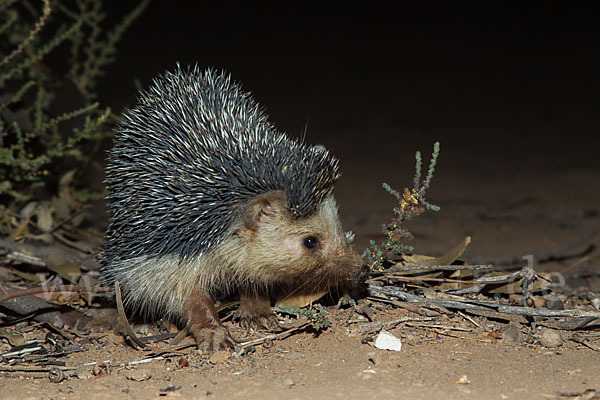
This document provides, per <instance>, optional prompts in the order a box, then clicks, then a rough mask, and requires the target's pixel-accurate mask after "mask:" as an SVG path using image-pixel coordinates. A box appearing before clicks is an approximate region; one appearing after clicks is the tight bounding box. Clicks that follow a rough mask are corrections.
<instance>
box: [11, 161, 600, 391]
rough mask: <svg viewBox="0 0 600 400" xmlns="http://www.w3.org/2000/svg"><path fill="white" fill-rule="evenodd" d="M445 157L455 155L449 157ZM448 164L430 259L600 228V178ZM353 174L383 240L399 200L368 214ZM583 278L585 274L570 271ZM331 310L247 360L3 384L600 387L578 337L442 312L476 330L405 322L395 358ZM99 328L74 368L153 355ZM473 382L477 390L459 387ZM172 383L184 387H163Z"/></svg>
mask: <svg viewBox="0 0 600 400" xmlns="http://www.w3.org/2000/svg"><path fill="white" fill-rule="evenodd" d="M444 156H445V157H451V155H450V154H448V153H443V152H442V157H444ZM441 160H443V158H442V159H441ZM443 165H444V164H443V163H441V166H440V173H439V176H437V177H436V179H437V180H436V181H435V185H436V186H435V190H432V195H431V196H430V200H431V201H434V202H436V203H438V204H440V205H441V206H442V211H441V212H440V213H438V214H435V215H434V214H429V215H428V216H422V217H420V218H419V219H418V220H417V221H415V222H414V224H413V226H412V229H413V232H414V233H415V236H416V240H415V244H416V245H417V246H418V248H419V250H420V251H421V252H423V253H427V254H433V255H436V254H441V253H442V252H444V251H445V250H447V249H449V248H450V247H452V246H453V245H455V244H456V243H457V242H458V241H460V240H461V239H462V237H464V236H465V235H472V236H473V239H474V240H473V244H472V245H471V247H470V249H469V250H468V252H467V254H466V255H465V257H463V258H465V259H467V260H469V259H481V258H486V257H487V258H494V257H500V256H506V255H509V256H513V255H519V254H523V255H525V254H529V253H532V252H535V251H537V250H544V249H552V248H557V247H560V246H562V245H564V244H567V243H569V242H571V241H573V240H574V239H577V238H578V237H579V236H581V235H582V234H584V233H585V232H587V231H589V230H590V229H592V228H597V227H598V216H597V215H596V216H588V217H586V216H585V215H586V214H585V213H583V211H588V212H589V211H591V210H597V208H595V207H597V205H598V204H599V203H598V200H599V195H600V194H599V193H598V185H594V186H588V183H589V182H598V180H599V179H600V173H599V172H598V171H570V172H564V173H563V172H558V173H556V174H548V175H544V176H534V175H533V174H532V173H531V174H532V175H531V179H528V180H519V181H516V182H515V181H511V179H510V178H507V179H505V180H498V181H496V182H494V185H485V184H480V185H478V184H477V181H476V179H477V178H476V176H478V174H477V173H473V174H471V175H469V173H466V172H464V173H463V174H462V175H453V174H452V173H451V172H450V171H448V170H447V169H446V170H445V169H444V167H443ZM364 171H365V172H369V173H368V174H365V175H363V176H362V179H364V185H365V186H367V187H368V185H369V184H370V183H371V182H370V181H369V179H370V178H371V177H372V176H376V174H375V173H371V171H370V170H364ZM354 172H355V171H352V170H350V171H346V173H345V175H344V179H346V180H349V181H350V180H351V182H347V183H345V184H340V187H339V189H340V193H339V196H338V197H339V198H340V203H341V204H342V205H343V209H342V210H343V213H342V215H343V216H344V219H345V220H346V222H347V223H346V226H350V225H353V229H354V231H356V232H358V237H357V240H358V242H359V244H360V243H365V242H366V241H368V240H369V239H370V238H371V237H377V229H378V228H377V225H378V224H379V222H380V221H381V220H382V218H386V215H389V207H390V204H389V203H390V202H389V199H388V198H387V196H388V195H387V193H385V192H384V191H383V190H381V191H380V193H379V192H377V191H374V192H373V193H374V194H373V196H372V200H371V201H370V202H369V207H368V209H369V210H371V211H370V212H369V213H364V211H363V210H364V209H365V203H364V202H365V201H366V199H363V198H362V196H366V195H367V194H368V193H367V192H366V191H359V192H355V191H353V190H351V188H352V187H353V186H354V185H357V179H360V178H361V174H360V173H358V174H357V176H358V178H356V177H353V174H354ZM409 175H410V174H409ZM447 177H452V178H453V179H452V183H451V184H449V183H448V182H445V180H446V179H448V180H449V178H447ZM351 178H354V179H351ZM342 182H343V180H342ZM519 182H526V183H527V184H526V185H524V184H519ZM578 182H579V184H578ZM360 186H361V185H358V187H360ZM567 186H569V187H570V189H571V190H570V191H569V192H564V191H557V190H555V188H556V187H567ZM444 187H446V190H444ZM469 187H478V190H477V191H474V192H472V191H469V190H468V188H469ZM347 190H349V192H346V191H347ZM583 191H586V194H587V198H586V199H585V200H583V199H581V198H578V197H571V195H570V193H578V192H583ZM392 204H393V202H392ZM588 214H589V215H594V214H593V213H591V214H590V213H588ZM597 241H598V238H597V237H596V238H595V239H593V240H592V242H591V243H596V244H597V243H598V242H597ZM581 250H582V249H581V248H577V249H575V250H573V251H572V252H571V253H574V254H577V253H578V252H580V251H581ZM597 254H598V250H593V252H592V253H591V254H588V256H589V257H594V256H596V257H597ZM580 258H581V257H575V258H571V259H567V260H564V261H561V262H550V263H544V264H541V265H540V266H539V267H540V268H539V269H544V270H552V271H564V270H567V269H568V267H569V265H572V264H573V263H574V262H576V261H578V260H579V259H580ZM587 272H588V274H587V276H588V279H584V280H583V281H582V280H581V279H580V280H577V281H573V282H571V283H569V281H568V280H567V284H568V285H569V286H567V287H564V288H558V291H559V293H562V292H566V293H569V292H573V291H581V290H583V291H588V292H595V293H598V292H599V291H600V279H599V277H598V266H597V264H594V266H593V269H591V270H588V271H587ZM582 274H583V272H582V271H579V272H577V273H575V274H571V275H569V274H566V276H567V278H568V277H569V276H574V277H579V276H581V275H582ZM582 284H583V287H581V285H582ZM373 307H374V309H375V311H376V314H375V317H374V319H375V321H390V320H394V319H397V318H399V317H401V316H406V315H410V314H408V313H407V312H406V311H400V310H397V309H388V308H381V307H380V305H377V304H375V305H373ZM330 311H331V312H332V314H331V315H332V322H333V326H332V327H331V328H329V329H328V330H326V331H324V332H323V333H321V334H319V335H314V334H311V333H299V334H296V335H294V336H292V337H290V338H287V339H285V340H283V341H274V342H273V344H272V346H270V347H268V348H265V347H263V346H257V347H256V351H255V353H252V354H248V355H244V356H242V357H239V358H229V359H227V360H224V361H217V362H216V363H212V364H211V363H209V362H207V361H206V360H205V358H202V356H201V355H200V354H199V353H198V352H197V351H195V350H191V349H188V350H186V351H185V353H184V354H183V355H182V356H175V357H171V358H169V359H168V360H162V361H154V362H151V363H149V364H143V365H137V366H134V367H121V368H117V367H113V368H111V371H110V372H111V373H110V374H109V375H106V376H91V375H90V373H89V372H84V373H83V374H82V375H81V377H80V378H73V379H70V380H66V381H63V382H61V383H50V382H49V381H48V378H47V376H46V375H45V374H39V375H38V376H37V377H32V376H31V375H28V376H25V375H20V374H15V373H11V374H4V375H2V376H1V378H0V392H1V393H2V396H1V397H2V398H3V399H4V398H6V399H28V398H32V399H33V398H36V399H37V398H45V399H57V398H74V399H75V398H156V397H164V396H167V397H174V398H190V399H193V398H219V399H220V398H222V399H227V398H239V399H243V398H244V399H245V398H268V399H270V398H273V399H277V398H298V399H307V398H316V399H321V398H322V399H326V398H341V399H351V398H357V399H358V398H375V397H376V398H406V399H409V398H410V399H430V398H448V399H461V398H490V399H522V398H531V399H547V398H557V394H558V393H562V392H570V393H577V392H583V391H584V390H586V389H589V388H592V389H596V390H600V375H599V374H598V373H597V371H598V367H600V353H598V352H595V351H593V350H591V349H589V348H587V347H583V346H581V345H578V344H576V343H574V342H572V341H564V343H563V345H562V346H561V347H559V348H554V349H550V348H544V347H543V346H540V345H539V344H532V343H529V344H528V343H524V344H514V343H511V342H508V343H506V342H505V341H504V340H494V339H491V338H490V337H489V336H487V333H488V332H489V331H490V330H498V331H500V330H501V329H502V328H503V327H504V326H505V323H506V322H507V321H493V320H486V319H483V318H479V317H475V319H476V320H477V321H479V322H480V323H481V324H482V326H483V328H482V329H477V328H474V327H473V326H470V325H469V323H466V322H465V321H464V320H462V318H461V317H459V316H458V315H452V314H451V315H449V316H445V317H443V319H442V320H441V322H438V323H443V324H446V325H452V324H454V325H457V326H463V327H466V328H473V329H475V331H474V332H471V333H469V334H462V333H461V332H453V333H455V334H456V336H458V337H451V336H444V335H438V334H435V333H432V332H430V331H426V330H419V329H415V328H409V327H406V326H404V327H403V326H402V325H400V326H399V327H397V328H395V329H392V330H390V332H391V333H393V334H395V335H397V336H398V337H400V338H401V339H402V341H403V349H402V351H400V352H391V351H386V350H378V349H375V348H374V347H373V346H372V345H371V344H365V343H362V342H361V339H364V338H365V337H366V336H364V335H362V336H361V335H353V333H352V330H351V329H350V330H349V329H347V328H346V327H345V326H344V321H345V319H346V317H347V310H346V311H344V310H339V311H335V310H330ZM412 316H413V317H418V316H416V315H414V314H412ZM513 323H515V324H516V325H517V326H519V327H520V329H521V330H522V332H523V333H524V334H527V333H528V332H530V331H529V329H528V325H527V324H526V321H525V320H519V319H517V320H516V322H513ZM351 327H352V325H351ZM93 332H94V336H97V337H99V341H97V342H93V343H94V344H93V345H91V346H90V347H91V350H90V351H87V352H84V353H76V354H73V355H71V356H69V357H67V358H66V361H67V365H68V366H77V365H82V364H84V363H88V362H94V361H104V360H110V361H111V363H112V364H116V363H118V362H123V361H132V360H136V359H139V358H141V357H143V353H142V352H139V351H135V350H133V349H131V348H129V347H127V346H125V345H123V344H122V343H120V342H121V340H120V339H119V338H117V337H115V336H114V335H113V334H112V333H111V332H106V333H104V334H102V333H99V332H95V331H93ZM568 335H569V333H568V332H567V336H568ZM596 342H597V341H596ZM115 343H116V344H115ZM179 358H185V359H186V360H188V362H189V363H190V366H188V367H180V366H179ZM89 370H91V369H90V368H88V369H87V371H89ZM463 375H464V376H466V377H467V379H468V380H469V382H470V383H469V384H459V383H457V381H458V380H459V379H460V378H461V377H462V376H463ZM81 378H89V379H81ZM132 379H138V380H142V381H136V380H132ZM168 388H171V389H173V388H177V389H176V390H175V391H172V392H169V391H167V392H165V391H164V390H167V389H168ZM161 390H162V392H161Z"/></svg>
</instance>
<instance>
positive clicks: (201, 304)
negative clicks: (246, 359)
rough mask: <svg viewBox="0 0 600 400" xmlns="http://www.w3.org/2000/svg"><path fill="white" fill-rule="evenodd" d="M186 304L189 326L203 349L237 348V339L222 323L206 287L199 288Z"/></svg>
mask: <svg viewBox="0 0 600 400" xmlns="http://www.w3.org/2000/svg"><path fill="white" fill-rule="evenodd" d="M186 306H187V307H186V310H187V320H188V323H187V326H188V328H189V330H190V333H191V334H192V336H193V337H194V340H195V341H196V343H197V344H198V347H199V348H200V349H201V350H203V351H216V350H226V349H230V348H235V345H236V341H235V340H234V339H233V338H232V337H231V335H230V334H229V332H228V331H227V329H226V328H225V327H224V326H223V324H222V323H221V320H220V319H219V315H218V313H217V310H216V308H215V304H214V302H213V300H212V299H211V298H210V296H209V295H208V293H206V291H205V290H204V289H197V291H196V293H194V295H193V296H191V297H190V300H188V302H187V304H186Z"/></svg>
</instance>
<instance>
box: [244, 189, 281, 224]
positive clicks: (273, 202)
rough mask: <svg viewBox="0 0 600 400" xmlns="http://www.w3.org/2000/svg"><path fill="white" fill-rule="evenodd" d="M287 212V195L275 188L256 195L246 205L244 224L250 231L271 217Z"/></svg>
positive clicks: (267, 221)
mask: <svg viewBox="0 0 600 400" xmlns="http://www.w3.org/2000/svg"><path fill="white" fill-rule="evenodd" d="M286 212H287V195H286V194H285V192H283V191H280V190H276V191H271V192H267V193H265V194H261V195H259V196H256V197H255V198H254V199H252V201H251V202H250V203H249V204H248V205H247V206H246V210H245V213H244V226H245V228H246V229H248V230H250V231H256V230H257V229H258V227H259V225H261V224H265V223H269V221H271V220H272V219H273V218H276V217H278V216H281V215H283V214H285V213H286Z"/></svg>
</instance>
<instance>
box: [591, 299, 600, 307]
mask: <svg viewBox="0 0 600 400" xmlns="http://www.w3.org/2000/svg"><path fill="white" fill-rule="evenodd" d="M592 305H593V306H594V308H595V309H596V310H600V299H599V298H597V297H594V298H593V299H592Z"/></svg>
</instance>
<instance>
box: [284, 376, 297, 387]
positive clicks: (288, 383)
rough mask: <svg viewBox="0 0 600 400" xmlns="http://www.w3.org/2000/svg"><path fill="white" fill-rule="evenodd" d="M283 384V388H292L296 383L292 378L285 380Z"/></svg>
mask: <svg viewBox="0 0 600 400" xmlns="http://www.w3.org/2000/svg"><path fill="white" fill-rule="evenodd" d="M283 384H284V385H285V386H290V387H291V386H294V385H295V384H296V382H294V380H293V379H292V378H287V379H286V380H284V381H283Z"/></svg>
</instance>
